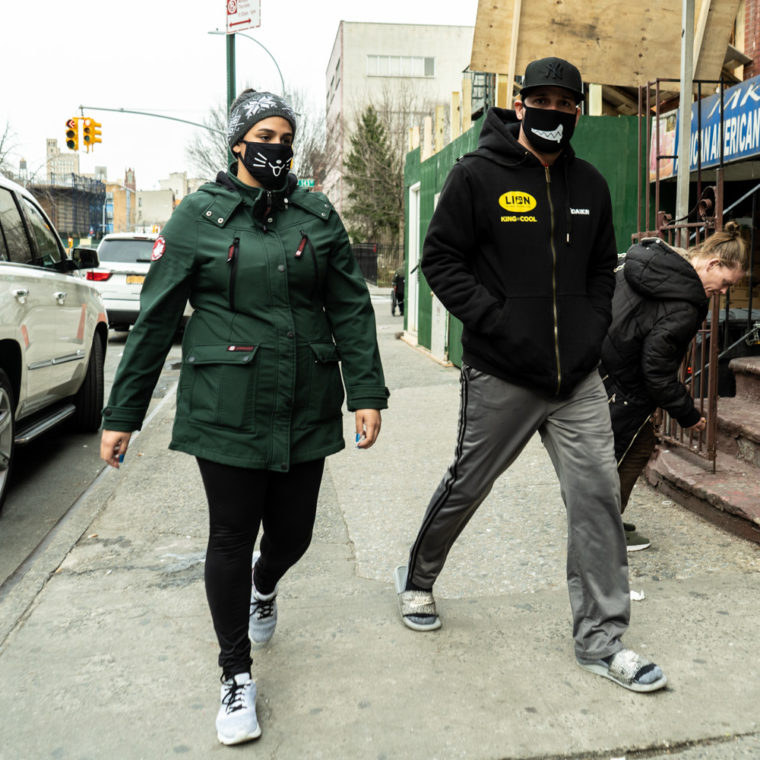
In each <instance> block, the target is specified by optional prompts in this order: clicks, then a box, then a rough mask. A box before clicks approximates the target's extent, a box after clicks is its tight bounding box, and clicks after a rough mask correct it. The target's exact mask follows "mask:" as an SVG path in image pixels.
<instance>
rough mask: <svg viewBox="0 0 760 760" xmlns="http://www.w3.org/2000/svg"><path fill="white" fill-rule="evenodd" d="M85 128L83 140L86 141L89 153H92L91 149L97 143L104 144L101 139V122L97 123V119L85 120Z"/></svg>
mask: <svg viewBox="0 0 760 760" xmlns="http://www.w3.org/2000/svg"><path fill="white" fill-rule="evenodd" d="M82 121H83V124H84V126H83V128H82V140H83V141H84V144H85V146H86V147H87V152H88V153H89V152H90V148H94V147H95V143H99V142H103V141H102V140H101V139H100V127H101V124H100V122H97V121H95V119H83V120H82Z"/></svg>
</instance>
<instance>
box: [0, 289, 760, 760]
mask: <svg viewBox="0 0 760 760" xmlns="http://www.w3.org/2000/svg"><path fill="white" fill-rule="evenodd" d="M375 295H376V299H377V300H376V302H375V305H376V312H377V315H378V335H379V340H380V345H381V351H382V354H383V361H384V366H385V370H386V376H387V381H388V385H389V387H390V388H391V394H392V395H391V399H390V408H389V409H388V410H387V412H385V413H384V415H383V431H382V433H381V436H380V439H379V441H378V443H377V444H376V446H375V447H373V448H372V449H371V450H369V451H359V450H358V449H356V448H355V447H352V446H351V445H350V441H351V440H352V438H353V420H352V417H351V416H350V415H346V416H345V431H346V441H347V442H349V445H348V447H347V448H346V449H345V450H344V451H343V452H341V453H339V454H337V455H335V456H333V457H330V458H329V459H328V464H327V467H326V473H325V479H324V483H323V487H322V491H321V494H320V508H319V514H318V520H317V525H316V530H315V535H314V541H313V544H312V547H311V548H310V550H309V552H308V553H307V555H306V557H305V558H304V559H303V560H302V561H301V562H300V563H299V565H298V566H297V567H296V568H294V569H293V570H292V571H291V572H290V573H289V574H288V575H287V576H286V577H285V578H284V579H283V581H282V582H281V585H280V595H279V597H278V599H279V609H280V620H279V623H278V629H277V632H276V634H275V636H274V638H273V640H272V642H271V643H270V645H269V646H268V647H266V648H264V649H261V650H258V651H256V652H255V653H254V665H253V673H254V678H255V679H256V681H257V684H258V690H259V697H258V711H259V719H260V722H261V726H262V730H263V734H262V737H261V738H260V739H258V740H257V741H256V742H253V743H250V744H248V745H242V746H240V747H237V748H226V747H223V746H221V745H219V744H218V743H217V741H216V736H215V732H214V717H215V714H216V710H217V707H218V695H219V692H218V676H219V673H218V668H217V666H216V654H217V653H216V642H215V638H214V634H213V630H212V627H211V621H210V617H209V614H208V611H207V607H206V601H205V594H204V588H203V561H204V550H205V536H206V519H207V518H206V509H205V502H204V497H203V492H202V488H201V484H200V478H199V476H198V472H197V467H196V465H195V462H194V461H193V459H192V458H191V457H188V456H186V455H183V454H180V453H177V452H171V451H169V450H168V449H167V443H168V440H169V436H170V430H171V421H172V415H173V411H174V408H173V397H174V396H173V393H169V394H168V395H167V396H166V397H165V398H164V399H162V400H161V401H160V402H159V403H158V404H157V406H156V408H155V409H154V411H153V413H152V417H151V418H150V420H149V422H148V423H147V424H146V426H145V427H144V429H143V431H142V432H141V433H140V435H139V437H138V438H137V439H136V440H135V442H134V444H133V446H132V447H131V448H130V452H129V455H128V461H127V462H126V463H125V466H124V467H123V468H122V469H121V470H120V471H118V472H117V471H108V472H105V473H104V474H103V475H101V476H100V477H99V478H98V479H97V480H96V481H95V483H94V484H93V485H92V487H91V488H90V489H89V490H88V491H87V492H86V493H85V494H84V495H83V496H82V497H81V498H80V500H79V501H78V502H77V504H75V505H74V507H73V508H72V509H71V510H70V511H69V516H68V519H67V520H66V521H64V523H63V524H61V525H60V526H59V529H58V530H57V531H56V532H55V533H54V534H53V535H52V536H51V538H50V541H49V543H48V544H47V545H46V546H45V547H43V549H42V550H41V552H40V556H39V557H38V562H36V563H35V565H34V566H32V567H30V568H28V571H27V573H26V574H25V575H24V577H23V578H21V579H19V582H18V583H17V584H16V585H15V587H14V588H13V589H12V591H11V593H9V594H8V595H7V596H6V597H5V598H3V599H2V601H0V682H2V683H3V684H4V685H5V688H4V689H3V690H2V691H1V692H0V758H2V760H17V759H20V758H23V759H26V758H35V759H36V758H56V759H61V760H68V759H69V758H77V759H83V758H102V757H117V758H120V759H122V758H123V759H124V760H136V759H137V758H167V757H175V756H182V757H188V758H207V757H216V756H220V755H221V754H231V753H237V756H243V755H245V756H251V757H261V758H277V759H280V758H282V759H290V758H294V759H295V758H298V759H299V760H300V759H303V758H331V759H334V758H376V759H377V760H381V759H382V760H391V759H396V758H399V759H406V758H420V759H421V760H434V759H440V760H447V759H448V758H466V759H468V760H470V759H471V760H491V759H493V760H504V759H506V758H514V759H517V758H519V759H521V760H522V759H526V760H527V759H529V758H530V759H536V758H610V759H611V758H623V757H625V758H643V757H657V758H664V757H666V756H667V757H673V756H678V757H681V758H683V760H717V759H718V758H720V759H723V758H728V759H732V758H750V757H752V758H754V757H759V756H760V723H759V719H758V708H757V705H758V704H760V678H758V675H759V673H758V665H757V631H758V630H760V593H759V592H760V553H759V552H758V547H757V546H756V545H754V544H750V543H747V542H745V541H743V540H741V539H738V538H735V537H733V536H732V535H729V534H727V533H724V532H722V531H721V530H719V529H718V528H715V527H713V526H712V525H709V524H707V523H705V522H703V521H702V520H701V519H700V518H698V517H696V516H694V515H693V514H692V513H690V512H688V511H686V510H684V509H682V508H681V507H679V506H678V505H677V504H674V503H673V502H672V501H670V500H669V499H667V498H665V497H664V496H663V495H661V494H659V493H658V492H657V491H655V490H653V489H651V488H649V487H648V486H646V485H639V486H637V488H636V490H635V491H634V496H633V498H632V502H631V505H630V506H629V511H628V512H627V513H626V517H627V518H628V519H630V520H632V521H634V522H636V523H637V525H638V527H639V530H640V531H641V532H642V533H645V534H646V535H648V536H649V537H650V538H651V540H652V548H651V549H648V550H646V551H643V552H637V553H636V554H634V555H631V556H630V575H631V586H632V588H633V589H634V590H636V591H638V592H640V593H643V597H644V598H643V599H642V600H641V601H636V602H634V603H633V619H632V624H631V628H630V630H629V631H628V633H627V635H626V637H625V643H626V644H627V645H628V646H630V647H632V648H634V649H637V650H639V651H641V652H642V653H643V654H645V655H646V656H648V657H650V658H651V659H653V660H655V661H656V662H658V663H659V664H660V665H661V666H662V667H663V669H664V670H665V671H666V673H667V675H668V678H669V685H668V687H667V688H666V689H664V690H663V691H661V692H657V693H654V694H649V695H646V694H645V695H641V694H634V693H632V692H629V691H626V690H624V689H622V688H620V687H618V686H616V685H615V684H613V683H611V682H610V681H607V680H605V679H602V678H599V677H598V676H594V675H592V674H589V673H587V672H586V671H583V670H581V669H580V668H578V667H577V665H576V664H575V661H574V657H573V646H572V637H571V618H570V610H569V603H568V598H567V589H566V583H565V567H564V565H565V541H566V535H567V526H566V522H565V515H564V508H563V505H562V500H561V497H560V493H559V487H558V485H557V482H556V479H555V476H554V473H553V470H552V467H551V464H550V462H549V459H548V456H547V455H546V452H545V451H544V449H543V447H542V446H541V444H540V441H539V440H538V439H534V440H532V441H531V442H530V443H529V444H528V446H527V448H526V450H525V451H524V452H523V454H522V456H521V457H520V459H519V460H518V462H517V463H516V464H515V465H514V466H513V467H512V468H511V469H510V471H509V472H508V473H506V474H505V476H504V477H503V478H502V479H501V480H500V481H499V482H498V483H497V485H496V487H495V488H494V490H493V491H492V493H491V494H490V495H489V497H488V499H487V500H486V501H485V502H484V504H483V505H482V506H481V508H480V509H479V511H478V513H477V514H476V515H475V517H474V518H473V520H472V521H471V523H470V524H469V525H468V527H467V529H466V530H465V531H464V533H463V534H462V536H461V537H460V539H459V541H458V542H457V544H456V545H455V546H454V548H453V550H452V552H451V554H450V557H449V561H448V563H447V565H446V567H445V569H444V572H443V574H442V575H441V577H440V579H439V582H438V584H437V586H436V598H437V600H438V606H439V612H440V615H441V617H442V620H443V627H442V628H441V630H439V631H437V632H434V633H424V634H420V633H414V632H412V631H410V630H408V629H407V628H405V627H404V626H403V625H402V623H401V622H400V619H399V617H398V611H397V606H396V595H395V592H394V589H393V583H392V571H393V568H394V567H395V566H396V565H397V564H400V563H402V562H404V560H405V558H406V554H407V552H408V548H409V544H410V542H411V541H412V539H413V538H414V535H415V533H416V531H417V528H418V526H419V522H420V520H421V517H422V513H423V512H424V509H425V506H426V504H427V501H428V499H429V497H430V495H431V494H432V491H433V489H434V488H435V486H436V484H437V482H438V480H439V479H440V477H441V476H442V474H443V472H444V470H445V468H446V466H447V465H448V463H449V461H450V459H451V457H452V455H453V450H454V442H455V441H454V439H455V433H456V422H457V410H458V395H459V379H458V371H457V370H456V369H455V368H451V367H444V366H441V365H440V364H438V363H436V362H435V361H433V360H432V359H431V358H430V357H429V356H427V355H425V354H424V352H421V351H419V350H416V349H414V348H412V347H410V346H409V345H408V344H407V343H405V342H404V341H402V340H399V339H398V338H397V333H398V332H399V331H400V330H401V326H402V322H401V318H400V317H398V316H397V317H391V315H390V307H389V301H388V299H387V294H386V292H379V291H375Z"/></svg>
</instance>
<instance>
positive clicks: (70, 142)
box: [66, 116, 79, 150]
mask: <svg viewBox="0 0 760 760" xmlns="http://www.w3.org/2000/svg"><path fill="white" fill-rule="evenodd" d="M66 147H67V148H68V149H69V150H79V118H78V117H76V116H75V117H74V118H73V119H69V120H68V121H67V122H66Z"/></svg>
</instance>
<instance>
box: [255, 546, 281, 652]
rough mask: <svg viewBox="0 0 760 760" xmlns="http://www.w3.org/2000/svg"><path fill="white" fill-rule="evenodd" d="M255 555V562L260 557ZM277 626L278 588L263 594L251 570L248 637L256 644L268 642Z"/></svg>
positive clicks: (257, 554)
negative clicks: (254, 581) (257, 587)
mask: <svg viewBox="0 0 760 760" xmlns="http://www.w3.org/2000/svg"><path fill="white" fill-rule="evenodd" d="M259 556H260V555H259V553H258V552H256V553H255V554H254V555H253V564H254V566H255V565H256V560H258V558H259ZM276 626H277V588H275V590H274V591H273V592H272V593H271V594H262V593H260V592H259V591H258V590H257V589H256V586H255V585H254V583H253V572H251V610H250V613H249V618H248V638H249V639H250V640H251V641H252V642H253V643H254V644H266V643H268V642H269V640H270V639H271V638H272V636H274V629H275V627H276Z"/></svg>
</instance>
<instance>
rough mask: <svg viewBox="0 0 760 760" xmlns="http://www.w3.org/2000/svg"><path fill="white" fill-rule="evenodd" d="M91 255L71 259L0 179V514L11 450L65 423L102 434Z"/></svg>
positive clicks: (30, 200) (101, 355) (103, 339)
mask: <svg viewBox="0 0 760 760" xmlns="http://www.w3.org/2000/svg"><path fill="white" fill-rule="evenodd" d="M97 263H98V257H97V254H96V252H95V251H93V250H91V249H88V248H77V249H74V251H73V252H72V255H71V257H68V256H67V255H66V251H65V249H64V247H63V245H62V243H61V239H60V237H59V236H58V233H57V232H56V231H55V228H54V227H53V225H52V224H51V223H50V220H49V219H48V218H47V216H46V215H45V213H44V211H43V210H42V208H41V207H40V206H39V204H38V203H37V201H36V200H35V198H34V196H33V195H32V194H31V193H29V192H28V191H27V190H25V189H24V188H23V187H21V186H20V185H17V184H15V183H14V182H11V181H10V180H8V179H6V178H5V177H3V176H2V175H0V507H1V506H2V503H3V501H4V499H5V495H6V491H7V487H8V483H9V480H10V473H11V467H12V464H13V453H14V449H15V446H16V445H18V444H23V443H27V442H28V441H31V440H32V439H34V438H36V437H37V436H39V435H41V434H42V433H44V432H45V431H46V430H48V429H49V428H51V427H52V426H53V425H57V424H58V423H59V422H62V421H63V420H65V419H70V420H71V421H72V422H73V424H74V427H75V428H76V429H78V430H81V431H88V432H94V431H96V430H97V429H98V428H99V427H100V413H101V409H102V407H103V362H104V359H105V351H106V345H107V340H108V327H107V325H108V322H107V317H106V312H105V308H104V306H103V301H102V299H101V297H100V294H99V293H98V291H97V289H96V288H95V287H93V286H92V285H91V284H90V283H88V282H86V281H85V280H83V279H81V278H80V277H74V276H72V274H73V273H74V272H77V271H78V270H80V269H86V268H88V267H94V266H97Z"/></svg>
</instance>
